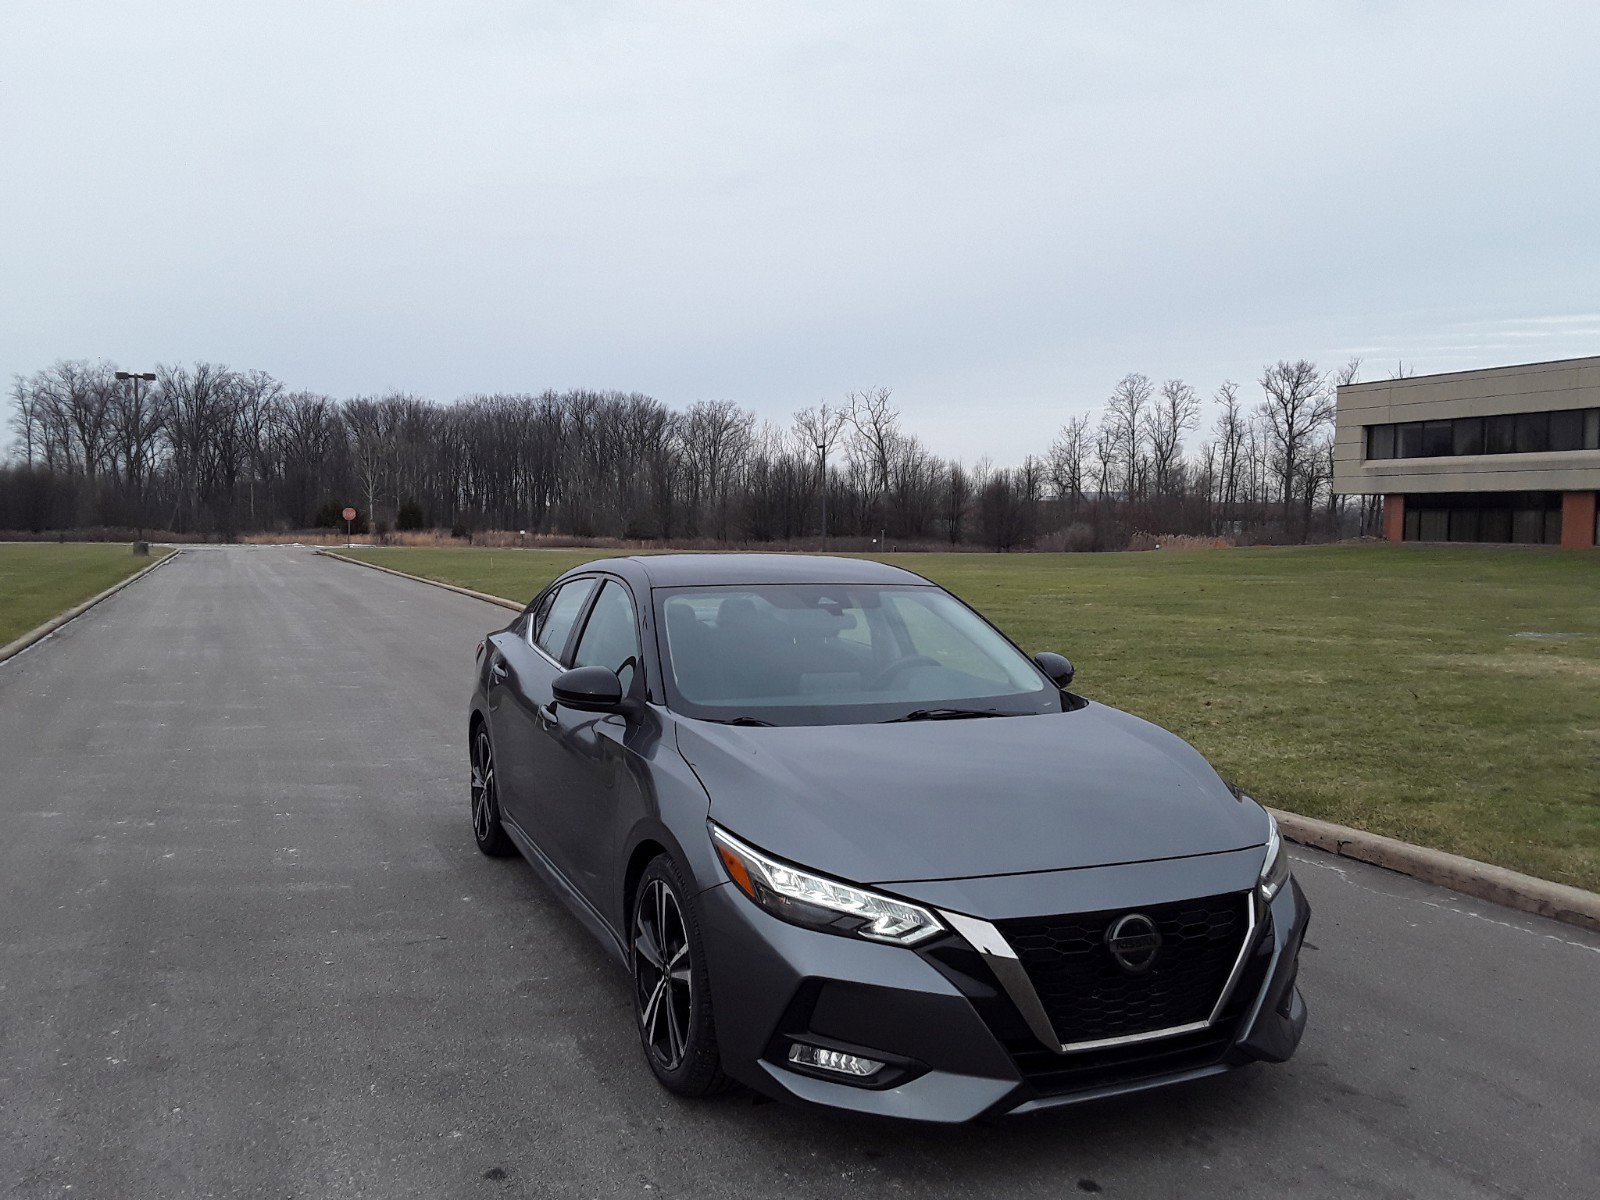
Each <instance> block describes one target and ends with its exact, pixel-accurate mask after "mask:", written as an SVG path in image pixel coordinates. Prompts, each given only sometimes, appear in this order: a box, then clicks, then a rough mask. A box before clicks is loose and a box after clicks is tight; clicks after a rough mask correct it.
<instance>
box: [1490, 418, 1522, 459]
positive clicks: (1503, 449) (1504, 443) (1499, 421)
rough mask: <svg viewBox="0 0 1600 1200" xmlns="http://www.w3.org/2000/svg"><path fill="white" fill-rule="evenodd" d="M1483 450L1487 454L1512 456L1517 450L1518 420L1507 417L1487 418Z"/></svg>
mask: <svg viewBox="0 0 1600 1200" xmlns="http://www.w3.org/2000/svg"><path fill="white" fill-rule="evenodd" d="M1483 429H1484V434H1483V449H1484V453H1486V454H1510V453H1511V452H1512V451H1513V450H1515V449H1516V448H1517V418H1516V417H1514V416H1510V415H1506V416H1499V417H1485V418H1484V420H1483Z"/></svg>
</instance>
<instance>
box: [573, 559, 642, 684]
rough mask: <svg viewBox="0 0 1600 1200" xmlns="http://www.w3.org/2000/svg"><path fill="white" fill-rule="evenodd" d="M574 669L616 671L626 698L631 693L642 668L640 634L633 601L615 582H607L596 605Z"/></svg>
mask: <svg viewBox="0 0 1600 1200" xmlns="http://www.w3.org/2000/svg"><path fill="white" fill-rule="evenodd" d="M572 665H573V666H575V667H605V668H606V670H608V671H615V672H616V673H617V678H618V679H620V680H622V692H623V694H624V695H626V694H627V693H628V690H629V688H630V686H631V685H632V683H633V676H634V673H635V671H637V670H638V665H639V632H638V625H637V622H636V621H635V618H634V614H633V600H632V598H631V597H630V596H629V595H628V591H627V589H626V588H624V587H623V586H622V585H621V584H620V583H617V582H616V581H615V580H611V579H608V580H606V582H605V586H604V587H602V588H601V590H600V598H599V599H598V600H596V601H595V602H594V608H593V609H591V610H590V612H589V621H588V623H587V624H586V625H584V627H583V636H582V637H581V638H579V639H578V651H577V653H576V654H575V655H574V656H573V659H572Z"/></svg>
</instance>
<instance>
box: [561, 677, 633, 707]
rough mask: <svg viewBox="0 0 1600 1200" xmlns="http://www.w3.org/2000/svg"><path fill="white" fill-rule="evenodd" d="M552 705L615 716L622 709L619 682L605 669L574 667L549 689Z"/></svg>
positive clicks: (620, 684) (620, 681)
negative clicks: (608, 713) (610, 713)
mask: <svg viewBox="0 0 1600 1200" xmlns="http://www.w3.org/2000/svg"><path fill="white" fill-rule="evenodd" d="M550 691H551V694H552V696H553V697H554V702H555V703H556V704H560V705H564V706H565V707H567V708H570V709H574V710H576V711H578V712H615V711H616V710H617V709H618V708H620V707H621V706H622V680H620V679H618V678H617V673H616V672H615V671H608V670H607V669H606V668H605V667H574V668H572V670H570V671H563V672H562V673H561V674H559V675H557V676H556V678H555V682H554V683H552V684H551V685H550Z"/></svg>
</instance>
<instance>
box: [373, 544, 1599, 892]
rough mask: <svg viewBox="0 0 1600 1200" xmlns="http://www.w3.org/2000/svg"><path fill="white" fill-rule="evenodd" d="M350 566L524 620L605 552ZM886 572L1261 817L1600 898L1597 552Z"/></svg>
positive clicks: (1263, 557) (925, 558) (455, 556)
mask: <svg viewBox="0 0 1600 1200" xmlns="http://www.w3.org/2000/svg"><path fill="white" fill-rule="evenodd" d="M354 553H356V554H359V555H360V556H361V557H364V558H367V559H369V560H371V561H373V562H377V563H382V564H383V565H385V566H390V567H395V568H397V569H399V570H404V571H410V572H413V573H415V574H418V575H426V576H429V577H431V578H436V579H443V580H447V581H450V582H453V583H459V584H464V585H466V586H469V587H473V588H477V589H479V590H481V591H485V592H489V593H492V594H494V595H499V596H505V597H508V598H511V599H515V600H526V599H529V598H531V597H532V595H533V594H534V592H536V591H537V590H538V589H539V588H540V587H541V586H542V585H543V584H544V583H545V582H546V581H547V580H549V579H550V578H551V577H553V576H554V575H556V574H557V573H559V572H561V571H563V570H565V569H566V568H568V567H570V566H573V565H575V564H577V563H580V562H584V561H587V560H588V559H589V558H592V557H595V555H596V552H594V551H589V550H559V551H553V550H475V549H437V550H436V549H381V548H373V549H368V550H358V551H355V552H354ZM886 558H887V560H888V561H893V562H895V563H897V564H899V565H901V566H904V567H907V568H908V569H910V570H913V571H916V572H918V573H919V574H923V575H926V576H927V577H928V578H930V579H933V580H935V581H937V582H938V583H941V584H943V585H945V586H946V587H948V588H950V589H951V590H952V591H954V592H956V593H957V594H959V595H960V596H962V597H963V598H964V599H966V600H968V601H970V602H971V603H972V604H974V605H976V606H977V607H978V608H980V609H982V610H983V611H984V612H985V613H987V614H988V615H989V616H990V617H991V618H992V619H994V620H995V621H996V622H997V623H998V624H999V625H1000V626H1001V627H1002V628H1004V629H1005V630H1006V631H1007V632H1008V633H1010V634H1011V635H1012V636H1013V637H1014V638H1016V639H1017V640H1018V641H1019V642H1020V643H1021V644H1022V645H1023V646H1025V647H1027V648H1028V649H1029V650H1030V651H1039V650H1057V651H1060V652H1061V653H1064V654H1066V655H1067V656H1068V657H1070V658H1071V659H1072V660H1073V661H1074V662H1075V663H1076V664H1077V667H1078V679H1077V683H1076V684H1075V685H1074V690H1076V691H1079V692H1081V693H1083V694H1084V695H1086V696H1089V697H1091V698H1093V699H1097V700H1103V701H1105V702H1107V703H1109V704H1114V705H1117V706H1119V707H1122V708H1126V709H1130V710H1131V711H1133V712H1135V713H1138V714H1139V715H1140V716H1143V717H1146V718H1148V719H1150V720H1152V721H1155V722H1157V723H1159V724H1161V725H1165V726H1167V727H1168V728H1170V729H1172V730H1174V731H1176V732H1177V733H1179V734H1181V735H1183V736H1184V737H1186V738H1188V739H1189V740H1190V741H1191V742H1193V743H1194V744H1195V745H1196V746H1198V747H1199V748H1200V749H1201V750H1202V751H1203V752H1204V753H1206V754H1207V755H1208V756H1209V757H1210V758H1211V760H1212V762H1214V763H1215V764H1216V766H1217V768H1218V769H1219V770H1220V771H1222V772H1223V774H1224V775H1227V776H1229V777H1230V778H1232V779H1235V780H1237V781H1238V782H1239V783H1240V784H1242V785H1243V786H1244V787H1246V788H1247V789H1249V790H1250V791H1251V792H1252V793H1254V794H1255V795H1256V796H1257V797H1259V798H1260V799H1261V800H1263V801H1265V802H1266V803H1269V804H1272V805H1274V806H1276V807H1280V808H1286V809H1289V810H1291V811H1294V812H1298V813H1303V814H1305V815H1307V816H1315V817H1324V818H1326V819H1328V820H1333V821H1339V822H1341V823H1344V824H1347V825H1355V826H1358V827H1360V828H1362V829H1368V830H1372V831H1374V832H1377V833H1385V834H1389V835H1391V836H1393V837H1398V838H1403V839H1405V840H1406V841H1411V842H1420V843H1422V844H1424V845H1429V846H1436V847H1439V848H1441V849H1444V850H1451V851H1454V852H1456V853H1458V854H1465V855H1468V856H1470V857H1472V858H1478V859H1484V860H1487V861H1489V862H1494V863H1499V864H1502V865H1504V866H1507V867H1513V868H1515V869H1517V870H1521V871H1527V872H1530V873H1532V874H1535V875H1540V876H1543V877H1545V878H1547V879H1554V880H1558V881H1560V882H1563V883H1570V884H1576V885H1577V886H1580V887H1586V888H1591V889H1600V554H1593V553H1585V552H1559V551H1553V550H1542V549H1533V548H1520V547H1506V548H1488V547H1472V548H1462V549H1449V548H1443V547H1411V546H1386V545H1378V546H1327V547H1295V548H1289V549H1253V550H1225V551H1194V552H1176V553H1175V552H1168V551H1162V552H1159V553H1146V554H1073V555H1047V554H1019V555H992V554H918V555H889V556H886Z"/></svg>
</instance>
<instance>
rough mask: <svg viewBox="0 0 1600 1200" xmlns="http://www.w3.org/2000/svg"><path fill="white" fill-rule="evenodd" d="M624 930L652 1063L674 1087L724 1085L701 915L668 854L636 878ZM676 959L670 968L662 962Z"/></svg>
mask: <svg viewBox="0 0 1600 1200" xmlns="http://www.w3.org/2000/svg"><path fill="white" fill-rule="evenodd" d="M663 929H664V932H662V930H663ZM629 930H630V939H631V940H630V943H629V949H628V960H629V966H630V967H631V968H632V972H633V997H634V1005H633V1010H634V1019H635V1023H636V1024H637V1026H638V1029H639V1041H640V1044H641V1045H642V1047H643V1048H644V1057H645V1061H646V1062H647V1063H649V1064H650V1070H651V1071H653V1072H654V1073H655V1077H656V1079H658V1080H659V1081H660V1082H661V1086H662V1087H664V1088H666V1089H667V1090H668V1091H669V1092H672V1093H674V1094H675V1095H679V1096H711V1095H715V1094H716V1093H718V1092H721V1091H724V1090H726V1088H727V1087H728V1085H729V1080H728V1077H727V1076H726V1075H724V1074H723V1071H722V1057H721V1055H720V1054H719V1053H718V1050H717V1031H716V1022H715V1021H714V1020H713V1019H712V1013H711V982H710V976H709V975H708V974H707V973H706V960H705V951H704V949H703V948H702V944H701V939H700V922H699V918H698V917H697V915H696V914H695V910H694V905H693V902H692V901H691V900H690V898H689V889H688V888H687V887H685V886H684V884H683V878H682V876H681V875H680V874H679V872H678V867H677V864H675V863H674V862H673V861H672V859H670V858H668V857H667V856H666V855H665V854H662V855H658V856H657V857H656V858H655V859H654V860H653V861H652V862H651V863H650V865H649V866H647V867H646V868H645V870H644V874H643V875H642V876H641V877H640V879H639V889H638V891H637V892H636V893H635V895H634V899H633V913H632V915H631V920H630V921H629ZM673 962H676V963H677V964H678V965H677V966H676V967H675V968H672V969H670V970H663V967H662V964H663V963H673ZM685 964H687V966H685Z"/></svg>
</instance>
